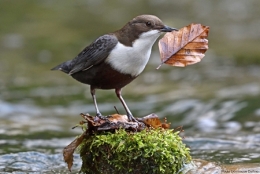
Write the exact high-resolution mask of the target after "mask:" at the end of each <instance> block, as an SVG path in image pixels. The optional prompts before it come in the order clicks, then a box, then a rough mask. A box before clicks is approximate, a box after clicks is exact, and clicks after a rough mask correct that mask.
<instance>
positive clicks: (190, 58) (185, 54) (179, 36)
mask: <svg viewBox="0 0 260 174" xmlns="http://www.w3.org/2000/svg"><path fill="white" fill-rule="evenodd" d="M208 32H209V27H208V26H203V25H201V24H190V25H188V26H186V27H184V28H181V29H180V30H179V31H172V32H170V33H166V34H165V35H164V37H163V38H162V39H160V40H159V51H160V56H161V61H162V63H161V65H162V64H164V63H165V64H168V65H171V66H179V67H185V66H187V65H192V64H195V63H198V62H200V61H201V59H202V58H203V57H204V56H205V54H204V53H205V52H206V51H207V49H208V40H207V39H206V38H207V37H208ZM161 65H159V67H158V68H157V69H159V68H160V66H161Z"/></svg>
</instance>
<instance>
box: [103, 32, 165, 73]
mask: <svg viewBox="0 0 260 174" xmlns="http://www.w3.org/2000/svg"><path fill="white" fill-rule="evenodd" d="M159 36H160V32H159V31H158V30H151V31H148V32H145V33H143V34H141V35H140V36H139V38H138V39H137V40H135V41H134V43H133V46H132V47H129V46H125V45H123V44H121V43H120V42H118V43H117V45H116V47H115V48H114V49H113V50H112V51H111V53H110V55H109V56H108V58H107V59H106V62H107V63H109V64H110V65H111V66H112V68H114V69H115V70H117V71H119V72H121V73H123V74H130V75H131V76H133V77H136V76H138V75H139V74H140V73H141V72H142V71H143V70H144V68H145V66H146V64H147V62H148V60H149V58H150V55H151V49H152V46H153V44H154V42H155V41H156V39H157V38H158V37H159Z"/></svg>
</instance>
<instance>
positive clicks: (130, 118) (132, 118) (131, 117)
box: [127, 114, 139, 123]
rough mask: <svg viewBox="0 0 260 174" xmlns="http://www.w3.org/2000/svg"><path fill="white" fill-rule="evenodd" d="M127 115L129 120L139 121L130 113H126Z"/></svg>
mask: <svg viewBox="0 0 260 174" xmlns="http://www.w3.org/2000/svg"><path fill="white" fill-rule="evenodd" d="M127 117H128V120H129V121H131V122H137V123H139V121H138V120H137V119H136V118H135V117H134V116H133V115H132V114H128V115H127Z"/></svg>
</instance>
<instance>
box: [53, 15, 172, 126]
mask: <svg viewBox="0 0 260 174" xmlns="http://www.w3.org/2000/svg"><path fill="white" fill-rule="evenodd" d="M174 30H176V31H177V29H176V28H171V27H169V26H167V25H165V24H164V23H163V22H162V21H161V19H159V18H158V17H157V16H154V15H148V14H144V15H139V16H136V17H134V18H133V19H132V20H130V21H129V22H127V23H126V24H125V25H124V26H123V27H122V28H121V29H119V30H116V31H114V32H111V33H108V34H104V35H102V36H100V37H98V38H97V39H96V40H94V41H93V42H92V43H91V44H90V45H88V46H87V47H85V48H84V49H83V50H82V51H81V52H80V53H79V54H78V55H77V56H76V57H75V58H74V59H72V60H68V61H65V62H63V63H61V64H59V65H57V66H55V67H54V68H52V69H51V70H60V71H62V72H64V73H66V74H68V75H70V76H71V77H72V78H74V79H76V80H77V81H79V82H81V83H84V84H88V85H90V93H91V96H92V99H93V102H94V106H95V110H96V117H98V118H103V116H102V114H101V112H100V111H99V108H98V105H97V100H96V89H102V90H109V89H114V90H115V94H116V96H117V97H118V99H119V100H120V102H121V103H122V105H123V107H124V109H125V111H126V115H127V117H128V120H129V121H133V122H138V121H137V120H136V119H135V117H134V116H133V114H132V113H131V111H130V109H129V108H128V106H127V104H126V102H125V100H124V99H123V97H122V95H121V91H122V88H123V87H125V86H126V85H127V84H129V83H130V82H132V81H133V80H134V79H135V78H137V77H138V76H139V75H140V74H141V72H142V71H143V70H144V68H145V66H146V65H147V62H148V60H149V58H150V55H151V50H152V47H153V45H154V43H155V41H156V40H157V38H158V37H159V36H160V35H161V33H163V32H172V31H174Z"/></svg>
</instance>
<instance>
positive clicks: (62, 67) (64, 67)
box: [51, 60, 71, 74]
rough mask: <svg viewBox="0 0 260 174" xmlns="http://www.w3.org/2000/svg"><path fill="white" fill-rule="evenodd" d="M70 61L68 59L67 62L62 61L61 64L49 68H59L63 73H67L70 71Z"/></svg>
mask: <svg viewBox="0 0 260 174" xmlns="http://www.w3.org/2000/svg"><path fill="white" fill-rule="evenodd" d="M70 62H71V60H69V61H67V62H63V63H62V64H59V65H57V66H55V67H54V68H52V69H51V70H60V71H62V72H65V73H67V74H68V73H69V72H70V70H71V68H70Z"/></svg>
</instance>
